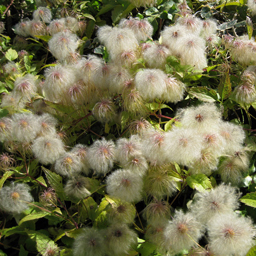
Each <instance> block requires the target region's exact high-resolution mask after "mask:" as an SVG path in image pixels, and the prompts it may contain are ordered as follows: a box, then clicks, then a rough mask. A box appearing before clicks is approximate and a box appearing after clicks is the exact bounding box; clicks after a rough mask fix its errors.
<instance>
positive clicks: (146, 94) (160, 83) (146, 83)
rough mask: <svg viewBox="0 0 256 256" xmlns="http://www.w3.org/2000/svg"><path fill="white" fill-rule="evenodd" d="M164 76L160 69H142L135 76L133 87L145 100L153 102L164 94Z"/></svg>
mask: <svg viewBox="0 0 256 256" xmlns="http://www.w3.org/2000/svg"><path fill="white" fill-rule="evenodd" d="M165 79H166V74H165V73H164V72H163V71H162V70H160V69H143V70H140V71H139V72H138V73H137V74H136V76H135V80H134V82H135V87H136V89H137V90H138V91H139V92H140V94H141V96H142V97H143V99H145V100H149V101H153V100H154V99H156V98H158V99H161V97H162V95H163V94H164V93H165V92H166V83H165Z"/></svg>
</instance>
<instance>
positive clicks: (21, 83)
mask: <svg viewBox="0 0 256 256" xmlns="http://www.w3.org/2000/svg"><path fill="white" fill-rule="evenodd" d="M13 90H14V92H15V93H17V94H20V95H21V96H23V97H25V98H26V99H27V100H29V99H31V97H32V96H33V95H35V93H36V91H37V87H36V77H35V76H33V75H31V74H27V75H25V76H23V77H18V78H17V79H16V80H15V82H14V88H13Z"/></svg>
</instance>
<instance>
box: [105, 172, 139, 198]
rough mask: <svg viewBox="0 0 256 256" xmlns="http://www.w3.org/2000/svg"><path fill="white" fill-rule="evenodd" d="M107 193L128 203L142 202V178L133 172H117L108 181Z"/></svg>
mask: <svg viewBox="0 0 256 256" xmlns="http://www.w3.org/2000/svg"><path fill="white" fill-rule="evenodd" d="M106 184H107V188H106V190H107V193H108V194H109V195H110V196H113V197H117V198H120V199H121V200H124V201H127V202H139V201H141V200H142V189H143V181H142V177H141V176H139V175H138V174H136V173H134V172H132V171H131V170H122V169H119V170H116V171H114V172H113V173H112V174H111V175H109V176H108V178H107V180H106Z"/></svg>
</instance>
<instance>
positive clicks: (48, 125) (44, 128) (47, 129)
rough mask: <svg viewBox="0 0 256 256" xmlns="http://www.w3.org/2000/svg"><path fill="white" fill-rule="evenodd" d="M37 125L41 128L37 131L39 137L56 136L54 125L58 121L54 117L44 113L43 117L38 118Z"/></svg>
mask: <svg viewBox="0 0 256 256" xmlns="http://www.w3.org/2000/svg"><path fill="white" fill-rule="evenodd" d="M38 123H39V124H40V126H41V129H40V131H39V135H40V136H46V135H55V134H56V128H55V127H56V125H57V124H58V121H57V119H56V118H55V117H53V116H52V115H50V114H48V113H44V114H43V115H41V116H39V117H38Z"/></svg>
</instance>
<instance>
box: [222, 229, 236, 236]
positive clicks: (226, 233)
mask: <svg viewBox="0 0 256 256" xmlns="http://www.w3.org/2000/svg"><path fill="white" fill-rule="evenodd" d="M235 234H236V233H235V231H234V230H233V229H232V228H226V229H225V230H224V236H225V237H226V238H232V237H234V236H235Z"/></svg>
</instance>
